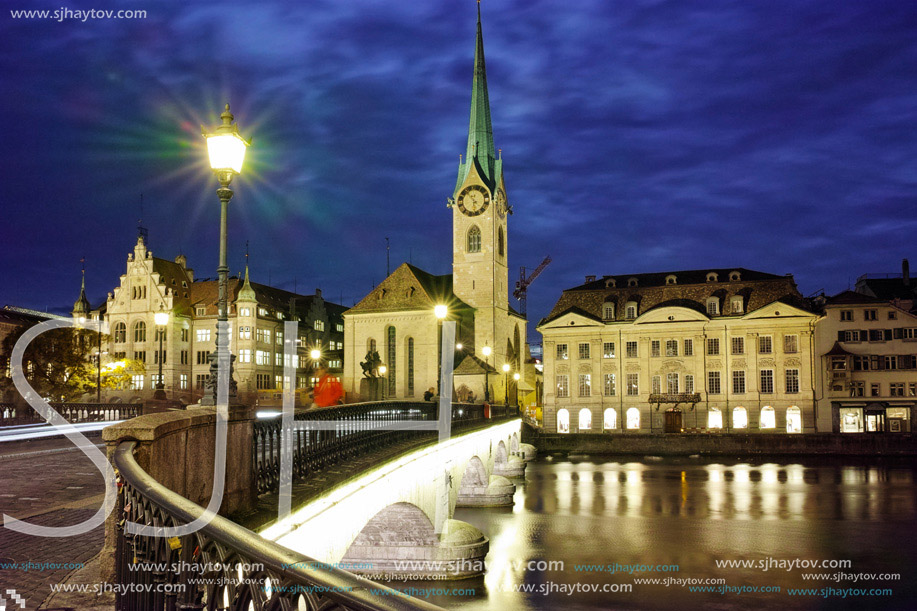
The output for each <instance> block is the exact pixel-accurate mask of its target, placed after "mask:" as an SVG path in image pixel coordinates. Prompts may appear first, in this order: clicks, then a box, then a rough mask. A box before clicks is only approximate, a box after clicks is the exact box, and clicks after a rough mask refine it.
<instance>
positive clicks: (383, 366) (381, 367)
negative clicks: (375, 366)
mask: <svg viewBox="0 0 917 611" xmlns="http://www.w3.org/2000/svg"><path fill="white" fill-rule="evenodd" d="M386 371H388V368H387V367H386V366H385V365H379V375H383V376H384V375H385V372H386Z"/></svg>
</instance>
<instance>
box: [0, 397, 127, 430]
mask: <svg viewBox="0 0 917 611" xmlns="http://www.w3.org/2000/svg"><path fill="white" fill-rule="evenodd" d="M48 405H50V406H51V407H53V408H54V409H55V410H57V412H58V413H59V414H60V415H61V416H63V417H64V418H66V419H67V421H68V422H70V423H73V424H75V423H78V422H107V421H111V420H128V419H130V418H136V417H137V416H139V415H140V414H141V411H142V409H143V406H142V405H141V404H139V403H56V402H55V403H49V404H48ZM44 421H45V420H44V418H42V417H41V416H40V415H38V413H37V412H36V411H35V410H34V409H32V408H31V407H28V406H24V407H23V406H18V407H17V406H16V405H14V404H12V403H0V426H13V425H19V424H41V423H43V422H44Z"/></svg>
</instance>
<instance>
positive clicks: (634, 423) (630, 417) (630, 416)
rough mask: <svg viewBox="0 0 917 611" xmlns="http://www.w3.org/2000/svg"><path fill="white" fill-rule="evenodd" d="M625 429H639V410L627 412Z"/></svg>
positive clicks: (634, 408)
mask: <svg viewBox="0 0 917 611" xmlns="http://www.w3.org/2000/svg"><path fill="white" fill-rule="evenodd" d="M627 428H628V429H630V430H636V429H639V428H640V410H639V409H637V408H636V407H632V408H630V409H628V410H627Z"/></svg>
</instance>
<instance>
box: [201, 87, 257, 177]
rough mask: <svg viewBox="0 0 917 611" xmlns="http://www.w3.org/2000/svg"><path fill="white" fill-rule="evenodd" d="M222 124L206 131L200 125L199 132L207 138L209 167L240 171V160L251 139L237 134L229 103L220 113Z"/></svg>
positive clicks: (220, 170)
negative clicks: (210, 130)
mask: <svg viewBox="0 0 917 611" xmlns="http://www.w3.org/2000/svg"><path fill="white" fill-rule="evenodd" d="M220 118H221V119H222V120H223V124H222V125H220V126H219V127H217V128H216V129H215V130H213V131H212V132H210V133H208V132H207V131H206V130H205V129H204V126H203V125H202V126H201V133H202V134H203V135H204V138H206V139H207V154H208V155H209V156H210V167H211V168H212V169H213V171H215V172H232V173H233V174H240V173H241V172H242V162H243V161H244V160H245V149H247V148H248V147H249V145H251V140H245V138H243V137H242V136H241V135H240V134H239V126H238V125H237V124H235V123H233V118H234V117H233V115H232V113H231V112H229V104H227V105H226V110H224V111H223V114H221V115H220Z"/></svg>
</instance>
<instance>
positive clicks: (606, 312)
mask: <svg viewBox="0 0 917 611" xmlns="http://www.w3.org/2000/svg"><path fill="white" fill-rule="evenodd" d="M614 319H615V304H614V302H613V301H606V302H605V303H603V304H602V320H614Z"/></svg>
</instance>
